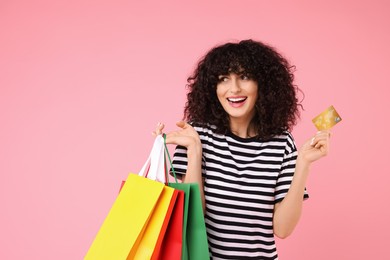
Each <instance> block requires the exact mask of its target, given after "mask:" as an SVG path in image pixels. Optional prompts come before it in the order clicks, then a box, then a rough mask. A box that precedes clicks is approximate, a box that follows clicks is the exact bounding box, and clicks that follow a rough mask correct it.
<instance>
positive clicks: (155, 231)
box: [85, 136, 177, 260]
mask: <svg viewBox="0 0 390 260" xmlns="http://www.w3.org/2000/svg"><path fill="white" fill-rule="evenodd" d="M147 169H149V170H148V171H147ZM164 175H165V169H164V141H163V139H162V137H161V136H160V137H157V138H156V140H155V142H154V144H153V148H152V152H151V154H150V155H149V158H148V160H147V161H146V163H145V164H144V166H143V168H142V169H141V171H140V172H139V174H138V175H135V174H129V176H128V178H127V180H126V182H125V183H124V184H123V186H122V188H121V191H120V193H119V195H118V197H117V199H116V200H115V202H114V204H113V206H112V208H111V210H110V212H109V213H108V215H107V217H106V219H105V220H104V222H103V224H102V226H101V228H100V230H99V232H98V234H97V235H96V237H95V240H94V241H93V243H92V245H91V247H90V249H89V251H88V252H87V255H86V256H85V259H142V260H144V259H150V258H151V255H152V253H153V251H154V248H155V246H156V243H157V239H158V237H159V234H160V230H161V229H162V227H163V223H164V220H165V218H166V215H167V213H169V210H168V209H169V206H170V205H171V202H172V200H173V201H174V200H175V199H176V196H175V194H177V192H176V193H175V190H174V189H173V188H171V187H168V186H166V185H165V183H164V182H160V181H161V180H164V181H165V176H164ZM146 176H147V178H145V177H146Z"/></svg>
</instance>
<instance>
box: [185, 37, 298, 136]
mask: <svg viewBox="0 0 390 260" xmlns="http://www.w3.org/2000/svg"><path fill="white" fill-rule="evenodd" d="M294 70H295V67H294V66H291V65H290V64H289V62H288V61H287V60H286V59H285V58H284V57H283V56H282V55H280V54H279V53H278V52H277V51H276V50H275V49H274V48H273V47H271V46H268V45H266V44H264V43H261V42H258V41H254V40H244V41H240V42H239V43H226V44H224V45H221V46H217V47H215V48H213V49H211V50H210V51H209V52H208V53H207V54H206V55H205V56H204V57H203V58H202V59H201V60H200V61H199V63H198V65H197V67H196V69H195V71H194V73H193V74H192V75H191V76H190V77H189V78H188V79H187V82H188V85H187V87H188V93H187V103H186V105H185V108H184V120H187V121H189V122H193V123H194V124H196V125H203V126H205V125H214V126H215V127H216V130H215V131H216V132H217V133H220V134H226V133H228V132H229V131H230V125H229V116H228V114H227V113H226V112H225V110H224V109H223V107H222V105H221V104H220V102H219V100H218V97H217V93H216V88H217V84H218V81H219V78H218V77H219V76H220V75H227V74H229V73H232V72H233V73H237V74H240V73H245V74H246V75H249V76H250V78H251V79H252V80H254V81H256V82H257V84H258V100H257V102H256V105H255V109H256V113H255V115H254V117H253V118H252V121H251V127H253V129H254V130H255V132H256V133H257V136H258V137H259V138H261V139H269V138H271V137H272V136H275V135H278V134H281V133H283V132H284V131H286V130H291V128H292V127H293V126H294V125H295V124H296V122H297V119H299V116H300V111H299V108H302V105H301V104H300V103H299V102H298V99H297V97H296V94H297V91H298V90H299V89H298V87H297V86H295V85H294V84H293V81H294V75H293V73H294Z"/></svg>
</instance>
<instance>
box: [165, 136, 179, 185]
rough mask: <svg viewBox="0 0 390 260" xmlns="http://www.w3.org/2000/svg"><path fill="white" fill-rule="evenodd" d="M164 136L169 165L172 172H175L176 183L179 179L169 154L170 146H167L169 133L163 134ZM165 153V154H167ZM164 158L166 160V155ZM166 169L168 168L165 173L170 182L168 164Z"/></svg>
mask: <svg viewBox="0 0 390 260" xmlns="http://www.w3.org/2000/svg"><path fill="white" fill-rule="evenodd" d="M163 138H164V148H165V154H166V155H167V157H168V161H169V165H170V166H171V171H172V173H173V177H175V181H176V183H178V181H177V176H176V171H175V168H173V165H172V160H171V156H170V155H169V150H168V147H167V142H166V141H167V135H166V134H163ZM165 154H164V155H165ZM164 160H165V157H164ZM165 170H166V173H165V175H166V177H165V178H166V180H167V181H168V182H169V178H168V166H166V168H165Z"/></svg>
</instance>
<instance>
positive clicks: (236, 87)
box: [230, 77, 241, 93]
mask: <svg viewBox="0 0 390 260" xmlns="http://www.w3.org/2000/svg"><path fill="white" fill-rule="evenodd" d="M240 91H241V82H240V81H239V79H238V78H237V77H233V78H232V81H231V86H230V92H231V93H239V92H240Z"/></svg>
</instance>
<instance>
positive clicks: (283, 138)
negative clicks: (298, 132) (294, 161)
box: [273, 131, 297, 153]
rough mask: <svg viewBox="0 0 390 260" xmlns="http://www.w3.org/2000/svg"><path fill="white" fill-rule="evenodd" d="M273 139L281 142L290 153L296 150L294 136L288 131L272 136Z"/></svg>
mask: <svg viewBox="0 0 390 260" xmlns="http://www.w3.org/2000/svg"><path fill="white" fill-rule="evenodd" d="M273 139H276V140H278V141H279V142H281V143H283V146H284V147H285V150H286V152H287V153H291V152H294V151H296V150H297V147H296V144H295V140H294V137H293V135H292V134H291V133H290V132H289V131H284V132H283V133H282V134H280V135H277V136H274V137H273Z"/></svg>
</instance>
